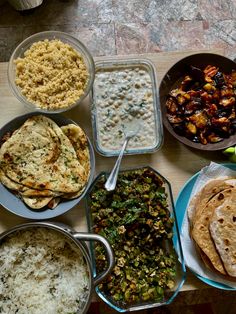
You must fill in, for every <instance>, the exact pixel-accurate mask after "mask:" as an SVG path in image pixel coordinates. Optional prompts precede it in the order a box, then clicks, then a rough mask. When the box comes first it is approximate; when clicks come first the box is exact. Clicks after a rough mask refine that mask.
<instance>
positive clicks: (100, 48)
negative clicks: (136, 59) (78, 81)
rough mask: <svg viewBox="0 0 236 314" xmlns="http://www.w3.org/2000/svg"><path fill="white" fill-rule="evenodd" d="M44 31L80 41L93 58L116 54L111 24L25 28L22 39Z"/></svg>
mask: <svg viewBox="0 0 236 314" xmlns="http://www.w3.org/2000/svg"><path fill="white" fill-rule="evenodd" d="M46 30H55V31H63V32H66V33H69V34H70V35H72V36H74V37H76V38H78V39H79V40H81V41H82V42H83V43H84V44H85V45H86V46H87V48H88V49H89V50H90V52H91V53H92V55H93V56H104V55H114V54H116V48H115V39H114V37H115V36H114V26H113V24H92V25H36V26H27V27H24V29H23V38H27V37H28V36H30V35H32V34H34V33H37V32H42V31H46Z"/></svg>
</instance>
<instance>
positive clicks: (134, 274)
mask: <svg viewBox="0 0 236 314" xmlns="http://www.w3.org/2000/svg"><path fill="white" fill-rule="evenodd" d="M105 181H106V179H105V177H104V176H102V177H100V178H99V179H98V180H97V181H96V182H95V185H94V186H93V188H92V191H91V192H90V194H89V199H90V201H89V203H90V205H89V207H90V210H91V215H92V229H93V231H94V232H96V233H98V234H100V235H103V236H104V237H106V238H107V239H108V240H109V242H110V243H111V245H112V247H113V249H114V253H115V258H116V265H115V268H114V270H113V271H112V273H111V275H110V276H109V277H108V278H107V279H106V280H105V281H104V282H103V283H102V284H101V286H100V289H101V291H102V292H103V293H104V294H105V295H106V296H107V297H109V298H111V299H112V300H113V302H115V303H117V304H120V305H126V306H127V305H132V304H136V305H138V304H140V303H142V302H149V303H150V302H158V301H160V300H162V299H163V297H164V294H165V292H166V290H169V289H171V288H173V287H174V286H175V277H176V255H175V253H174V250H173V247H172V237H173V218H171V214H170V210H171V209H170V207H169V203H168V202H169V201H170V199H169V200H168V198H169V197H170V195H168V194H167V191H166V189H165V185H164V181H163V179H162V178H161V177H160V176H159V175H157V174H156V173H155V172H154V171H153V170H151V169H149V168H143V169H139V170H130V171H124V172H121V173H120V174H119V176H118V181H117V185H116V189H115V190H114V191H113V192H108V191H106V189H105V188H104V183H105ZM95 254H96V263H97V270H98V271H101V270H103V268H104V267H105V261H104V250H103V248H102V247H101V246H99V245H98V246H96V248H95Z"/></svg>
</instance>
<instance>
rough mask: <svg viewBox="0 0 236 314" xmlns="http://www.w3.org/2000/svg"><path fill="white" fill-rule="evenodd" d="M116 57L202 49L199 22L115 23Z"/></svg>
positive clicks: (200, 25) (201, 32)
mask: <svg viewBox="0 0 236 314" xmlns="http://www.w3.org/2000/svg"><path fill="white" fill-rule="evenodd" d="M115 33H116V46H117V53H118V54H129V53H146V52H157V51H173V50H193V49H203V48H205V46H206V45H205V42H204V36H203V23H202V21H194V22H189V21H178V22H168V23H165V24H162V23H160V22H159V23H155V24H154V23H149V24H141V23H128V24H119V23H116V24H115Z"/></svg>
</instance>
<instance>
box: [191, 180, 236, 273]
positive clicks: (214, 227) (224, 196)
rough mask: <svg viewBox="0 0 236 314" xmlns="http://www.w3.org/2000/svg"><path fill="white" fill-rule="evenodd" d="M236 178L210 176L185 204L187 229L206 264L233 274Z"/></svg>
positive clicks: (235, 243) (217, 270) (235, 239)
mask: <svg viewBox="0 0 236 314" xmlns="http://www.w3.org/2000/svg"><path fill="white" fill-rule="evenodd" d="M235 201H236V179H235V178H230V177H229V178H227V177H226V178H222V179H220V178H219V179H214V180H210V181H209V182H208V183H206V184H205V185H204V186H203V187H202V189H201V190H200V191H199V192H198V193H197V194H196V195H195V196H194V197H193V199H192V200H191V202H190V205H189V208H188V216H189V220H190V233H191V236H192V238H193V240H194V242H195V245H196V247H197V251H198V253H199V254H200V256H201V259H202V261H203V263H204V264H205V265H206V267H207V268H209V269H211V270H213V271H215V272H217V273H220V274H222V275H224V276H226V278H227V279H230V277H232V278H235V277H236V266H235V265H236V207H235Z"/></svg>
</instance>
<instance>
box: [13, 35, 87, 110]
mask: <svg viewBox="0 0 236 314" xmlns="http://www.w3.org/2000/svg"><path fill="white" fill-rule="evenodd" d="M14 62H15V65H16V78H15V83H16V85H17V86H18V87H19V88H20V90H21V93H22V94H23V95H24V96H25V97H26V98H27V100H28V101H29V102H32V103H33V104H34V105H36V107H38V108H42V109H47V110H54V109H61V108H67V107H68V108H69V107H71V106H72V105H73V104H74V103H76V101H78V100H79V99H80V98H81V96H82V95H83V94H84V91H85V88H86V86H87V84H88V77H89V72H88V68H87V66H86V64H85V61H84V59H83V56H82V55H81V54H80V53H79V52H78V51H77V50H76V49H74V48H73V47H72V46H71V45H69V44H67V43H64V42H62V41H61V40H58V39H52V40H48V39H45V40H43V41H38V42H35V43H33V44H32V46H31V47H30V48H29V49H27V50H26V51H25V52H24V56H22V57H19V58H17V59H16V60H14Z"/></svg>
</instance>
